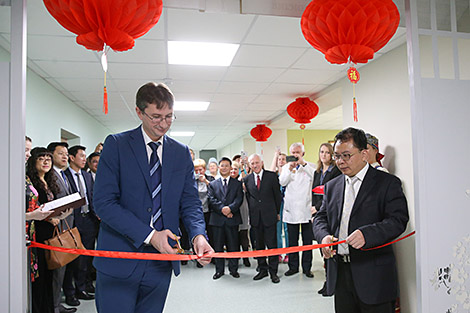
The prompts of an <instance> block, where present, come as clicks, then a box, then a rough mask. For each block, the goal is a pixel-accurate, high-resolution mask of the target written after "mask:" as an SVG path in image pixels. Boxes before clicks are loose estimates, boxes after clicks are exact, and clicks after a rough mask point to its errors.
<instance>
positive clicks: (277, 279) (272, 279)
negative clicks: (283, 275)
mask: <svg viewBox="0 0 470 313" xmlns="http://www.w3.org/2000/svg"><path fill="white" fill-rule="evenodd" d="M271 281H272V282H273V283H275V284H277V283H279V282H280V281H281V280H280V279H279V277H278V276H277V275H276V274H271Z"/></svg>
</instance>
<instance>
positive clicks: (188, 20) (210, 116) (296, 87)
mask: <svg viewBox="0 0 470 313" xmlns="http://www.w3.org/2000/svg"><path fill="white" fill-rule="evenodd" d="M309 2H310V1H305V0H277V1H275V0H257V1H256V2H255V1H248V0H206V1H201V0H186V1H182V0H164V6H165V8H164V10H163V14H162V16H161V18H160V21H159V22H158V24H157V25H156V26H155V27H153V28H152V29H151V30H150V31H149V32H148V33H147V34H146V35H144V36H142V37H141V38H138V39H137V40H136V43H135V47H134V48H133V49H132V50H130V51H128V52H121V53H115V52H112V51H111V52H110V53H109V55H108V80H107V90H108V97H109V113H108V114H107V115H105V114H104V113H103V112H102V103H103V100H102V98H103V71H102V68H101V65H100V54H99V53H96V52H94V51H90V50H86V49H85V48H84V47H82V46H80V45H78V44H76V42H75V35H74V34H72V33H70V32H68V31H67V30H65V29H64V28H62V27H61V26H60V25H59V24H58V23H57V22H56V21H55V20H54V18H52V17H51V16H50V15H49V13H48V12H47V10H46V9H45V7H44V4H43V2H42V1H38V0H30V1H28V43H27V45H28V51H27V56H28V67H29V68H30V69H32V70H33V71H34V72H35V73H37V74H38V75H39V76H41V77H43V78H44V79H45V80H46V81H47V82H49V83H50V84H51V85H52V86H54V87H55V88H56V89H57V90H59V91H60V92H62V93H63V94H64V95H65V96H66V97H67V98H69V99H70V100H71V101H72V102H73V103H75V104H76V105H77V106H79V107H81V108H83V109H84V110H85V111H86V112H88V113H89V114H90V115H91V116H93V117H94V118H95V119H96V120H97V121H99V122H100V123H101V124H103V125H104V126H106V127H107V128H108V129H110V131H112V132H120V131H123V130H126V129H129V128H132V127H135V126H137V125H138V124H139V120H138V118H137V116H136V114H135V109H134V107H135V102H134V97H135V92H136V91H137V89H138V88H139V87H140V86H141V85H143V84H144V83H146V82H148V81H156V82H165V83H166V84H167V85H168V86H169V87H170V89H171V90H172V91H173V93H174V94H175V97H176V99H177V100H195V101H210V106H209V109H208V110H207V111H205V112H177V113H176V115H177V119H176V121H175V122H174V125H173V126H172V130H175V131H195V135H194V136H193V137H178V140H180V141H182V142H184V143H186V144H188V145H189V146H191V147H192V148H194V149H195V150H201V149H218V148H221V147H224V146H225V145H227V144H229V143H231V142H232V141H234V140H236V139H237V138H240V137H241V136H245V135H247V134H248V133H249V131H250V129H251V128H253V127H254V126H255V125H256V124H258V123H267V124H268V125H269V127H271V128H272V129H286V128H294V127H295V128H297V127H298V125H295V123H294V122H293V121H292V119H291V118H290V117H288V116H287V114H286V112H285V110H286V107H287V105H288V104H290V103H291V102H293V101H294V100H295V98H296V97H298V96H310V97H312V99H315V98H316V96H315V95H316V94H317V93H318V92H320V91H321V90H323V89H324V88H326V87H327V86H329V85H331V84H333V83H334V82H336V81H337V80H339V79H341V78H343V77H344V76H345V71H346V69H347V65H342V66H338V65H332V64H330V63H328V62H327V61H326V60H325V59H324V56H323V54H321V53H320V52H318V51H317V50H315V49H313V48H312V47H311V46H310V45H309V44H308V43H307V42H306V40H305V39H304V38H303V36H302V33H301V30H300V19H299V17H298V16H300V15H301V13H302V12H303V10H304V8H305V6H306V5H307V4H308V3H309ZM398 2H399V1H398ZM274 4H276V5H274ZM281 4H284V6H282V5H281ZM397 4H398V3H397ZM398 6H399V9H400V12H401V13H402V15H403V9H402V6H400V5H398ZM9 15H10V10H9V7H7V6H3V7H2V6H0V46H3V47H4V48H5V49H7V50H9V36H10V35H9V34H10V30H9V29H10V16H9ZM282 15H284V16H282ZM168 40H181V41H205V42H224V43H237V44H240V48H239V50H238V52H237V54H236V55H235V58H234V60H233V62H232V64H231V65H230V66H228V67H209V66H186V65H169V64H168V62H167V52H166V46H167V41H168ZM405 40H406V39H405V30H404V28H403V27H399V29H398V31H397V33H396V34H395V36H394V37H393V38H392V40H391V41H390V42H389V44H388V45H387V46H385V47H384V48H383V49H382V50H381V51H379V52H378V53H376V56H375V58H378V57H380V55H382V54H383V53H385V52H387V51H389V50H391V49H393V48H395V47H397V46H399V45H401V44H402V43H404V42H405ZM316 102H317V104H318V105H319V107H320V113H319V115H318V116H317V117H316V118H315V119H314V120H313V121H312V123H311V124H309V125H308V126H307V129H339V128H341V127H342V110H341V95H340V94H338V93H335V92H333V93H331V94H330V95H325V96H323V97H321V98H318V99H316Z"/></svg>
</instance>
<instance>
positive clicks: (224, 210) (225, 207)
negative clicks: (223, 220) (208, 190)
mask: <svg viewBox="0 0 470 313" xmlns="http://www.w3.org/2000/svg"><path fill="white" fill-rule="evenodd" d="M230 213H232V210H230V207H228V206H224V207H223V208H222V214H223V215H225V216H227V217H228V215H229V214H230Z"/></svg>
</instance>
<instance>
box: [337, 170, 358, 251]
mask: <svg viewBox="0 0 470 313" xmlns="http://www.w3.org/2000/svg"><path fill="white" fill-rule="evenodd" d="M357 181H358V178H357V177H355V176H354V177H351V178H349V179H346V188H345V189H346V190H345V192H344V205H343V214H342V215H341V224H340V226H339V240H340V241H341V240H345V239H346V238H347V237H348V229H349V218H350V217H351V211H352V208H353V205H354V200H356V192H355V190H354V184H355V183H356V182H357ZM338 253H339V254H341V255H346V254H349V246H348V244H345V243H343V244H340V245H339V246H338Z"/></svg>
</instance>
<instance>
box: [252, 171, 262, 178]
mask: <svg viewBox="0 0 470 313" xmlns="http://www.w3.org/2000/svg"><path fill="white" fill-rule="evenodd" d="M263 172H264V170H263V169H261V171H259V173H258V174H256V173H253V174H255V175H259V179H263Z"/></svg>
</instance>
